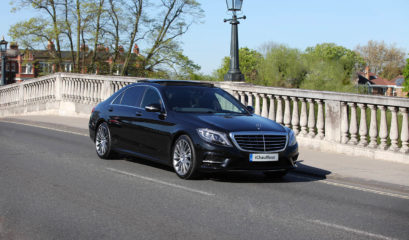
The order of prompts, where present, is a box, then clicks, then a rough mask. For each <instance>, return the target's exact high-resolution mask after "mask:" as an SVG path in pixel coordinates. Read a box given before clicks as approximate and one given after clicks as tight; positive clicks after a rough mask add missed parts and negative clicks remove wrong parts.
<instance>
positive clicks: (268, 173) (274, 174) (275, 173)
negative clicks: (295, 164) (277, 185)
mask: <svg viewBox="0 0 409 240" xmlns="http://www.w3.org/2000/svg"><path fill="white" fill-rule="evenodd" d="M287 173H288V170H281V171H266V172H264V175H265V176H266V177H267V178H271V179H280V178H283V177H284V176H285V175H286V174H287Z"/></svg>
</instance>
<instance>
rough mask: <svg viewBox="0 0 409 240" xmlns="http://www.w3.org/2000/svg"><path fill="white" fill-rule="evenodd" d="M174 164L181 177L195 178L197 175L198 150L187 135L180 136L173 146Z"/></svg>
mask: <svg viewBox="0 0 409 240" xmlns="http://www.w3.org/2000/svg"><path fill="white" fill-rule="evenodd" d="M172 166H173V169H174V170H175V172H176V174H177V175H178V176H179V177H180V178H183V179H193V178H195V177H196V176H197V159H196V152H195V149H194V147H193V143H192V140H191V139H190V138H189V137H188V136H187V135H182V136H180V137H179V138H178V139H177V140H176V142H175V144H174V146H173V151H172Z"/></svg>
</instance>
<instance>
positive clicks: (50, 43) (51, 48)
mask: <svg viewBox="0 0 409 240" xmlns="http://www.w3.org/2000/svg"><path fill="white" fill-rule="evenodd" d="M47 50H49V51H54V50H55V46H54V43H53V42H52V41H51V40H50V41H48V45H47Z"/></svg>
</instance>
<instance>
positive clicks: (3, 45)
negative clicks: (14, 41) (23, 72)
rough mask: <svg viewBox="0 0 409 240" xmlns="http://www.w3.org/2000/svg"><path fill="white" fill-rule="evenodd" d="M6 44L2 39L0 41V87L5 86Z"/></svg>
mask: <svg viewBox="0 0 409 240" xmlns="http://www.w3.org/2000/svg"><path fill="white" fill-rule="evenodd" d="M7 44H8V42H7V41H6V40H4V36H3V39H2V40H1V41H0V53H1V82H0V85H1V86H2V85H6V53H7Z"/></svg>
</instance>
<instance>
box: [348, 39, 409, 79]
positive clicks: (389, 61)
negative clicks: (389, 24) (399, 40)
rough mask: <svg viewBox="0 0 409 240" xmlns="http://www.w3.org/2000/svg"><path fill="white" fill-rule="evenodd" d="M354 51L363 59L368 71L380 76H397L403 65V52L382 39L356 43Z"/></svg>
mask: <svg viewBox="0 0 409 240" xmlns="http://www.w3.org/2000/svg"><path fill="white" fill-rule="evenodd" d="M356 51H357V52H358V53H359V54H360V55H361V56H362V57H363V58H364V59H365V61H366V62H367V64H368V66H369V69H370V71H371V72H374V73H376V74H378V75H379V76H380V77H382V78H386V79H392V78H394V77H396V76H398V75H399V74H401V72H402V69H403V67H404V65H405V52H404V51H403V50H402V49H399V48H397V47H396V46H395V45H387V44H386V43H385V42H384V41H382V42H377V41H372V40H370V41H368V43H367V45H364V46H360V45H358V46H357V47H356Z"/></svg>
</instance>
